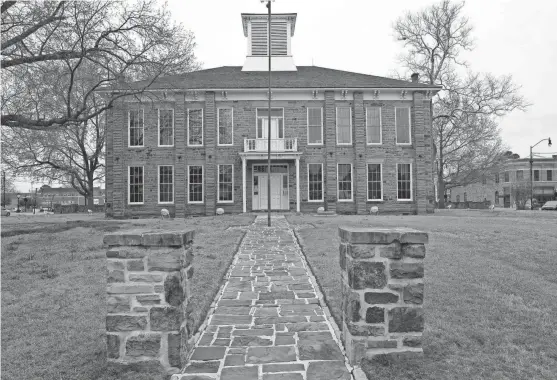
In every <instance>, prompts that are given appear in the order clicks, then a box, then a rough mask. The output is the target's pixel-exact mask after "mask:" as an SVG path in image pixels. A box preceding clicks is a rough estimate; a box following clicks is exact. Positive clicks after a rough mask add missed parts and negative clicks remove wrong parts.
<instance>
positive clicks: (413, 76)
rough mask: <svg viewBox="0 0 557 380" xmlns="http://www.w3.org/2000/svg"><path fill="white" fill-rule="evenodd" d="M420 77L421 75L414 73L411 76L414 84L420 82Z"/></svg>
mask: <svg viewBox="0 0 557 380" xmlns="http://www.w3.org/2000/svg"><path fill="white" fill-rule="evenodd" d="M419 76H420V74H418V73H414V74H412V75H411V76H410V78H412V82H416V83H417V82H418V77H419Z"/></svg>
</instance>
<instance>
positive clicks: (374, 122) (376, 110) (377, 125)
mask: <svg viewBox="0 0 557 380" xmlns="http://www.w3.org/2000/svg"><path fill="white" fill-rule="evenodd" d="M366 130H367V143H368V144H381V142H382V141H381V140H382V139H381V107H368V108H366Z"/></svg>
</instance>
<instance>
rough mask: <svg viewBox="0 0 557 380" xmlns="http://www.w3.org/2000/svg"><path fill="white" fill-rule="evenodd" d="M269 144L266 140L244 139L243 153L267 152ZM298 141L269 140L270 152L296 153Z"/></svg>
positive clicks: (294, 139)
mask: <svg viewBox="0 0 557 380" xmlns="http://www.w3.org/2000/svg"><path fill="white" fill-rule="evenodd" d="M268 147H269V144H268V140H267V139H245V140H244V152H257V153H264V152H267V151H268V149H269V148H268ZM297 151H298V139H297V138H289V139H271V152H273V153H280V152H297Z"/></svg>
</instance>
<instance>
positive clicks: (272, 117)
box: [255, 107, 286, 139]
mask: <svg viewBox="0 0 557 380" xmlns="http://www.w3.org/2000/svg"><path fill="white" fill-rule="evenodd" d="M259 109H264V110H267V112H268V111H269V107H255V138H256V139H267V138H264V137H257V120H258V119H259V111H258V110H259ZM273 109H281V110H282V138H283V139H284V138H285V137H284V136H286V125H285V122H284V107H271V111H272V110H273ZM272 119H280V117H278V116H271V121H272ZM265 120H268V118H265ZM277 128H278V126H277ZM261 133H263V129H262V130H261Z"/></svg>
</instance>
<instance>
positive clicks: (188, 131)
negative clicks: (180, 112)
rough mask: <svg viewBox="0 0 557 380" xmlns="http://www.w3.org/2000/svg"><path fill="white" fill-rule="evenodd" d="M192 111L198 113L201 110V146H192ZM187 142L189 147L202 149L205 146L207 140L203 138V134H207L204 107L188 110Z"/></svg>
mask: <svg viewBox="0 0 557 380" xmlns="http://www.w3.org/2000/svg"><path fill="white" fill-rule="evenodd" d="M190 110H191V111H197V110H201V144H190ZM186 118H187V140H186V145H187V146H192V147H200V146H203V144H204V143H205V140H204V138H203V134H204V133H205V125H204V123H205V120H204V118H205V115H204V111H203V107H198V108H188V109H187V115H186Z"/></svg>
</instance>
